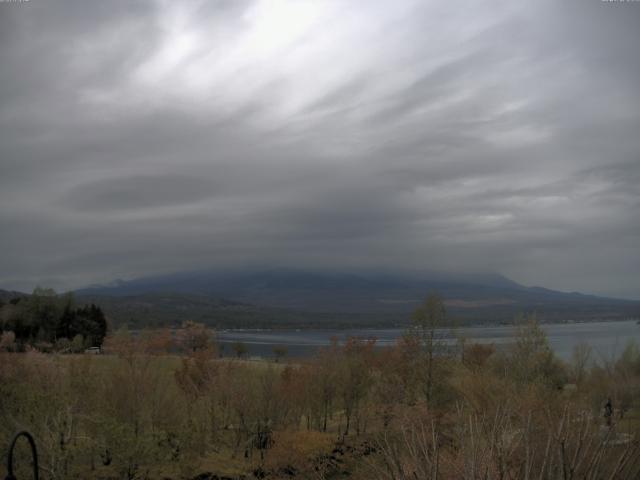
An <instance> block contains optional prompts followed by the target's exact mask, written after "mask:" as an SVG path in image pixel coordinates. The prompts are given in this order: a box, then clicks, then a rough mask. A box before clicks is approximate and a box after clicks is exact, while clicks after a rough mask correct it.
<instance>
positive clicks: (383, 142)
mask: <svg viewBox="0 0 640 480" xmlns="http://www.w3.org/2000/svg"><path fill="white" fill-rule="evenodd" d="M638 25H640V5H639V4H635V3H633V2H627V3H623V2H617V3H610V2H599V1H593V2H578V1H569V2H551V1H542V2H535V3H531V2H500V1H499V2H495V3H492V4H491V5H479V4H478V5H469V4H466V3H457V2H454V3H451V2H422V1H413V0H406V1H402V2H384V1H379V2H378V1H374V2H371V1H356V2H348V3H346V2H338V1H336V2H330V1H328V2H308V3H307V2H287V1H278V0H272V1H270V0H253V1H243V2H236V1H233V2H230V1H218V2H165V1H143V2H98V3H95V2H70V1H68V2H57V1H47V2H44V1H42V2H41V1H37V0H32V1H31V2H25V3H15V4H14V3H0V65H2V67H1V68H0V225H2V235H1V236H0V251H2V253H3V254H2V256H0V288H2V287H5V288H27V289H28V288H31V287H32V286H33V285H34V284H36V283H42V284H49V285H53V286H55V287H57V288H68V287H74V286H81V285H85V284H88V283H93V282H99V281H108V280H111V279H113V278H116V277H125V278H127V277H131V276H138V275H145V274H151V273H155V272H168V271H173V270H183V269H190V268H197V267H209V266H234V265H235V266H251V265H257V266H273V265H290V266H301V267H323V268H355V269H357V268H399V269H402V268H428V269H432V270H433V269H460V270H467V271H473V270H484V271H488V270H493V271H500V272H502V273H505V274H507V275H510V276H513V277H514V278H515V279H516V280H520V281H523V282H525V283H531V284H533V283H535V284H542V285H545V286H548V287H555V288H561V289H567V290H584V291H588V292H595V293H604V294H612V295H619V296H631V297H635V298H640V280H638V276H637V272H638V271H639V269H640V255H639V254H638V249H637V245H638V244H640V214H639V213H638V212H640V208H639V207H640V194H639V193H640V192H639V190H638V185H639V183H638V182H639V181H640V136H639V135H638V132H639V131H640V91H639V90H638V85H640V57H639V56H638V55H637V52H636V49H637V45H638V42H639V41H640V29H638V28H637V26H638Z"/></svg>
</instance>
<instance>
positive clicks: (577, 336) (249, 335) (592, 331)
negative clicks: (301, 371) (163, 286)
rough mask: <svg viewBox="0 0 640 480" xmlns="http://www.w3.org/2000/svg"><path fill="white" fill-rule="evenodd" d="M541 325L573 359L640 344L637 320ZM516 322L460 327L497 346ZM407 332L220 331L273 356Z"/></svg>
mask: <svg viewBox="0 0 640 480" xmlns="http://www.w3.org/2000/svg"><path fill="white" fill-rule="evenodd" d="M541 327H542V328H543V329H544V330H545V332H546V333H547V337H548V340H549V344H550V346H551V348H552V349H553V350H554V352H555V353H556V355H558V356H559V357H560V358H562V359H565V360H567V359H569V358H570V357H571V353H572V351H573V349H574V347H575V346H576V345H578V344H580V343H587V344H589V345H590V346H591V347H592V348H593V356H594V359H603V358H604V359H610V358H612V357H616V356H618V355H620V353H621V352H622V351H623V350H624V348H625V346H626V345H627V344H628V343H629V342H630V341H631V340H634V341H636V342H637V343H638V344H640V325H638V324H636V322H635V321H633V320H629V321H617V322H588V323H549V324H543V325H541ZM515 328H516V327H514V326H511V325H498V326H474V327H465V328H460V329H458V334H461V335H463V336H464V337H465V338H466V339H467V341H468V342H477V343H493V344H495V345H496V347H498V348H500V347H501V346H503V347H504V346H506V345H508V344H510V343H512V342H513V339H514V332H515ZM404 333H405V330H404V329H400V328H386V329H365V328H362V329H347V330H338V329H318V330H226V331H220V332H218V342H219V344H220V346H222V347H223V352H224V354H225V355H231V354H232V349H231V346H232V344H233V343H234V342H237V341H240V342H243V343H244V344H245V345H246V346H247V348H248V350H249V355H250V356H259V357H270V356H273V348H274V347H276V346H282V347H286V349H287V352H288V354H287V355H288V356H289V357H307V356H310V355H313V354H314V353H315V352H316V351H317V350H318V349H319V348H322V347H326V346H328V345H329V344H330V342H331V338H332V337H337V338H338V339H339V340H340V342H341V343H342V342H343V341H344V340H346V339H347V338H349V337H364V338H376V339H377V345H379V346H387V345H392V344H393V343H394V342H395V341H396V339H397V338H398V337H400V336H402V335H403V334H404ZM439 336H440V337H442V338H444V339H445V341H448V342H454V341H455V340H454V339H453V338H452V336H451V334H450V332H449V331H446V330H442V331H439Z"/></svg>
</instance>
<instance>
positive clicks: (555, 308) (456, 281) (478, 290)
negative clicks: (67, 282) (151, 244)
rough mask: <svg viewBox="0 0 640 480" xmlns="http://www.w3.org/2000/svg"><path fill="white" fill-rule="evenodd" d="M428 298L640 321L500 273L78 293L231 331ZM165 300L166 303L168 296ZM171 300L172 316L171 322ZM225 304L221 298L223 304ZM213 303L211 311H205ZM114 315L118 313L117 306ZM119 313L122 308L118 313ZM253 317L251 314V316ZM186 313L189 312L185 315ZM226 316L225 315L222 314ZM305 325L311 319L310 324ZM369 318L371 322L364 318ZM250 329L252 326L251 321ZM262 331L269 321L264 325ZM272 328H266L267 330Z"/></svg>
mask: <svg viewBox="0 0 640 480" xmlns="http://www.w3.org/2000/svg"><path fill="white" fill-rule="evenodd" d="M430 292H438V293H440V294H441V295H442V296H443V297H444V298H445V302H446V304H447V307H448V310H449V312H450V314H451V315H452V316H454V317H456V318H460V319H463V320H477V321H508V320H510V319H512V318H513V317H514V316H515V315H516V314H517V313H520V312H532V311H535V312H537V313H538V315H539V317H540V318H542V319H543V320H590V319H616V318H617V319H619V318H628V317H637V316H640V302H636V301H629V300H619V299H611V298H605V297H598V296H594V295H584V294H580V293H576V292H572V293H565V292H559V291H555V290H549V289H545V288H542V287H526V286H523V285H520V284H519V283H517V282H514V281H513V280H510V279H509V278H507V277H505V276H503V275H500V274H495V273H488V274H454V273H434V272H426V273H420V274H387V273H366V274H353V273H341V272H317V271H315V272H314V271H302V270H289V269H272V270H251V271H249V270H248V271H223V270H202V271H195V272H179V273H174V274H169V275H158V276H150V277H144V278H139V279H135V280H131V281H122V280H118V281H116V282H112V283H111V284H109V285H105V286H92V287H88V288H85V289H80V290H77V291H76V294H77V295H78V296H81V297H90V298H91V300H92V301H95V302H96V303H98V304H102V305H104V308H105V309H106V311H107V312H108V313H109V310H110V308H109V307H108V306H107V305H106V304H110V305H112V306H114V305H116V304H121V305H122V304H129V305H131V304H132V300H133V299H135V298H138V299H145V300H144V301H143V302H142V303H146V304H147V307H148V310H149V311H150V312H151V311H153V310H155V311H157V312H158V314H160V313H162V314H163V315H162V316H163V318H166V319H167V321H169V320H170V319H175V320H176V321H177V320H178V317H179V314H180V311H181V309H180V308H177V307H178V306H179V304H180V302H183V303H185V305H186V304H189V305H191V306H192V307H193V306H194V305H197V307H194V308H191V311H190V313H192V314H193V313H196V312H197V315H196V316H197V317H198V318H200V319H201V320H202V319H204V320H208V319H210V320H211V322H213V323H215V322H216V318H218V319H220V318H222V317H224V319H225V321H224V322H223V323H224V324H225V325H230V326H233V316H234V314H233V312H235V314H238V312H240V311H242V312H243V314H244V315H245V317H244V320H243V322H242V324H243V325H242V326H246V324H247V321H248V319H249V318H250V317H251V318H253V317H255V318H256V319H257V318H259V317H260V316H261V315H262V316H263V317H265V318H267V317H268V318H273V322H275V323H276V324H277V323H278V321H279V320H278V319H281V318H286V322H285V323H286V324H287V325H288V324H291V323H294V324H296V325H298V324H299V325H300V326H308V325H309V324H312V325H314V326H317V325H318V324H322V322H321V321H320V320H319V319H324V321H331V323H332V324H333V323H335V322H338V323H340V322H346V323H349V322H351V321H356V323H357V324H361V323H362V322H364V323H367V322H369V323H371V324H375V325H383V324H390V323H393V324H398V323H403V322H405V323H406V322H408V321H409V315H410V313H411V311H413V310H414V309H415V307H416V306H417V305H418V304H419V303H420V302H421V301H422V300H423V299H424V298H425V296H426V295H427V294H428V293H430ZM163 295H164V297H163ZM167 295H170V297H169V298H171V302H169V303H170V304H171V305H172V306H171V309H173V310H175V312H174V315H173V316H171V315H169V316H168V317H167V315H166V310H167V308H168V304H167V302H165V303H164V305H163V303H162V301H160V299H161V298H165V299H166V298H167ZM223 299H224V300H223ZM206 305H208V307H207V306H206ZM112 309H114V307H112ZM119 310H122V309H119ZM248 312H251V314H250V315H249V316H248V317H247V315H248ZM182 313H184V314H185V315H187V313H188V312H187V311H185V310H184V309H182ZM223 313H224V314H223ZM305 319H306V320H305ZM367 319H368V320H367ZM249 323H251V322H249ZM259 323H260V324H261V326H264V325H263V324H264V322H262V321H261V322H259ZM268 324H269V323H267V325H268Z"/></svg>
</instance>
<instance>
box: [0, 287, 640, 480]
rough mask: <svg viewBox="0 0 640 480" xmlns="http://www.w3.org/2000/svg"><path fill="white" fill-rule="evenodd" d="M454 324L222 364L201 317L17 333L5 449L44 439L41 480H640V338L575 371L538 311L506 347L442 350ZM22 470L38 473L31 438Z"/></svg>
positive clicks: (2, 364)
mask: <svg viewBox="0 0 640 480" xmlns="http://www.w3.org/2000/svg"><path fill="white" fill-rule="evenodd" d="M444 321H446V318H445V315H444V310H443V308H442V304H441V302H440V300H439V299H438V297H430V298H429V299H428V300H427V302H425V304H424V305H423V306H422V307H421V308H420V309H418V310H417V311H416V313H415V315H414V328H413V329H412V330H411V331H409V332H408V333H407V335H406V336H405V337H404V338H402V339H401V340H399V341H398V343H397V344H396V345H394V346H393V347H388V348H374V347H375V339H356V338H354V339H350V340H349V341H347V342H346V343H344V344H338V343H337V342H334V344H333V345H332V346H331V347H329V348H326V349H324V350H321V351H319V352H318V354H317V355H316V356H315V357H314V358H312V359H309V360H305V361H298V360H295V359H290V360H287V359H286V358H285V356H284V352H281V353H282V354H281V355H280V356H279V357H278V361H269V362H268V361H250V360H248V359H246V358H243V356H242V349H241V348H238V349H237V353H238V357H237V358H220V356H219V355H218V352H217V349H216V344H215V335H214V334H213V332H211V331H210V330H208V329H206V328H205V327H204V326H202V325H198V324H194V323H188V324H186V325H185V327H184V328H183V329H182V330H181V331H180V332H179V335H178V336H172V335H171V334H170V332H169V331H168V330H156V331H148V332H146V333H144V334H142V335H137V336H132V335H130V334H129V333H128V332H127V331H126V330H119V331H117V332H115V333H113V334H111V335H109V336H107V338H106V340H105V344H104V352H105V353H104V354H102V355H88V354H80V355H77V354H60V353H41V352H38V351H37V350H35V349H33V348H32V347H29V346H26V347H25V348H23V349H24V350H26V352H24V353H15V352H8V351H6V350H7V345H9V343H8V342H6V335H7V332H5V333H4V334H3V339H4V340H5V341H4V342H3V343H2V345H3V346H4V347H3V348H4V350H5V351H4V352H3V353H0V447H1V448H2V451H3V452H4V451H6V447H7V445H8V443H9V442H10V440H11V437H12V435H13V433H14V432H15V431H17V430H20V429H26V430H28V431H30V432H31V433H33V435H34V436H35V438H36V442H37V445H38V448H39V452H40V478H44V479H114V480H115V479H128V480H133V479H200V480H205V479H215V478H232V479H239V478H245V479H252V478H269V479H277V478H301V479H333V478H335V479H338V478H352V479H367V480H373V479H380V480H382V479H436V478H441V479H637V478H640V443H639V442H638V438H637V433H638V431H639V429H640V410H639V409H638V407H639V405H638V393H639V391H640V390H639V387H640V350H639V349H638V347H637V346H635V345H629V346H628V347H627V348H626V350H625V351H624V354H623V355H622V356H621V357H620V358H618V359H603V358H597V359H596V358H593V356H592V355H591V352H590V350H589V348H588V347H587V346H586V345H585V346H581V347H579V348H577V349H576V351H575V352H574V356H573V358H572V360H571V361H570V362H567V363H563V362H561V361H560V360H558V359H557V358H556V357H554V355H553V353H552V351H551V350H550V348H549V345H548V343H547V341H546V338H545V336H544V332H543V331H542V330H541V329H540V328H539V327H538V325H537V324H536V323H535V321H534V320H533V319H527V320H523V321H522V323H521V326H520V329H519V333H518V337H517V340H516V342H515V343H514V344H513V345H512V346H510V347H509V348H507V349H504V350H502V349H501V350H500V351H496V349H495V348H494V347H493V346H491V345H479V344H471V343H469V342H465V340H464V339H463V338H460V339H459V341H458V343H457V345H455V347H445V346H444V345H443V344H440V342H439V340H438V338H437V337H436V335H435V330H434V328H433V327H434V326H437V325H439V324H441V323H442V322H444ZM169 352H171V353H169ZM177 352H179V353H177ZM594 360H597V363H594V362H593V361H594ZM23 449H24V451H23ZM17 465H18V478H19V479H23V478H25V479H26V478H31V474H30V473H28V472H29V460H28V456H27V454H26V448H25V446H24V445H22V444H21V447H20V452H19V454H18V458H17ZM3 468H4V466H3ZM4 475H6V472H4V471H0V476H2V477H3V478H4Z"/></svg>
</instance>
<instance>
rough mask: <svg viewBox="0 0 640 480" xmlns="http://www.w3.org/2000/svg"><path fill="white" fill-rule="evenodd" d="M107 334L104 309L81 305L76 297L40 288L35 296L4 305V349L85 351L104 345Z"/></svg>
mask: <svg viewBox="0 0 640 480" xmlns="http://www.w3.org/2000/svg"><path fill="white" fill-rule="evenodd" d="M106 334H107V319H106V317H105V315H104V312H103V311H102V310H101V309H100V307H98V306H96V305H94V304H90V305H81V306H78V305H76V303H75V300H74V297H73V295H72V294H65V295H58V294H56V292H55V291H54V290H52V289H43V288H36V289H35V290H34V291H33V293H32V294H31V295H25V296H19V297H14V298H11V299H9V300H8V301H6V302H5V303H0V335H1V337H0V349H4V350H17V351H24V350H25V349H26V348H27V347H34V348H37V349H39V350H41V351H45V352H47V351H54V350H57V351H82V350H84V349H85V348H88V347H99V346H100V345H102V342H103V340H104V338H105V336H106Z"/></svg>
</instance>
